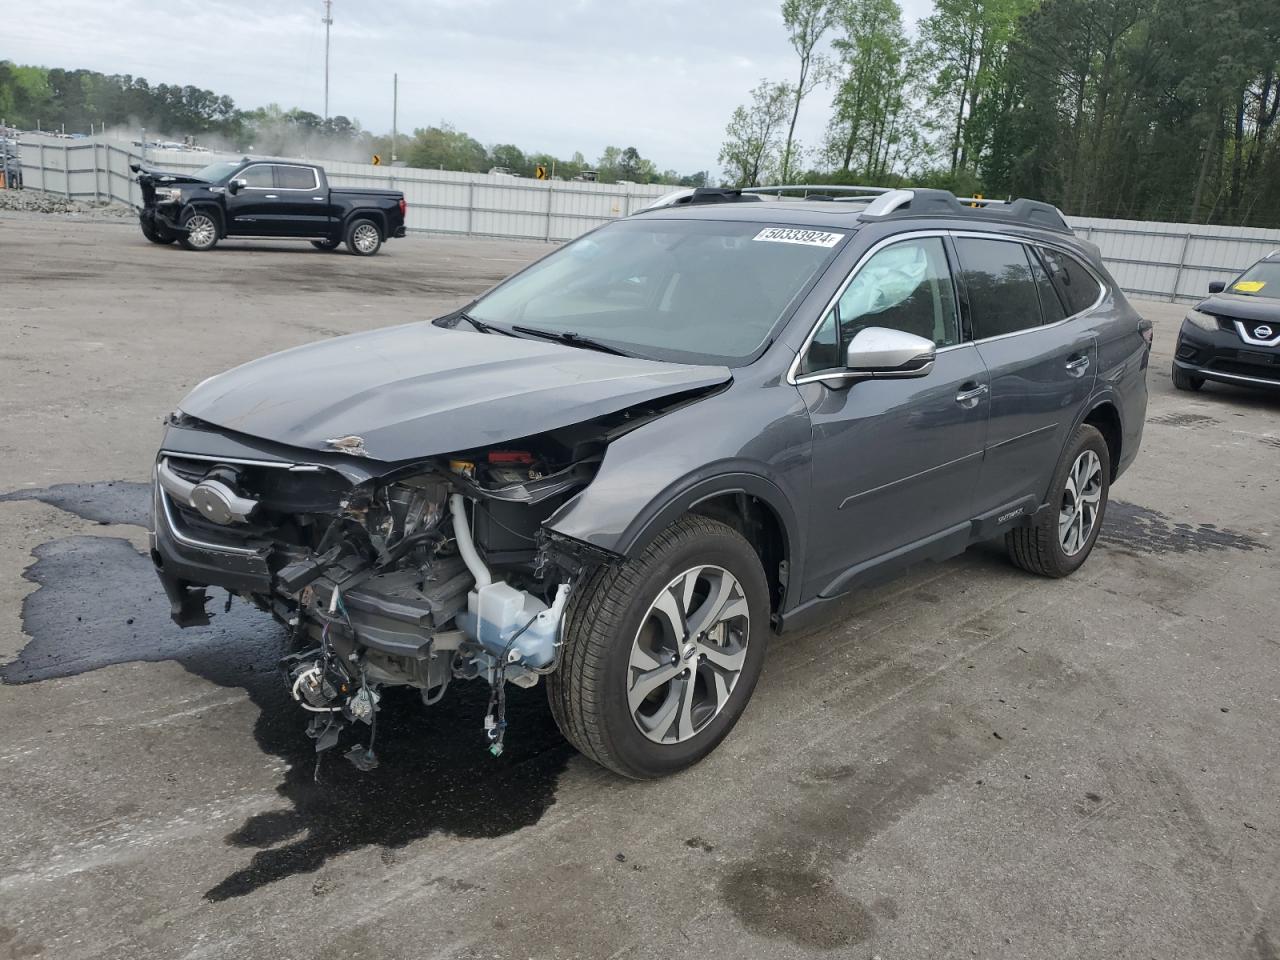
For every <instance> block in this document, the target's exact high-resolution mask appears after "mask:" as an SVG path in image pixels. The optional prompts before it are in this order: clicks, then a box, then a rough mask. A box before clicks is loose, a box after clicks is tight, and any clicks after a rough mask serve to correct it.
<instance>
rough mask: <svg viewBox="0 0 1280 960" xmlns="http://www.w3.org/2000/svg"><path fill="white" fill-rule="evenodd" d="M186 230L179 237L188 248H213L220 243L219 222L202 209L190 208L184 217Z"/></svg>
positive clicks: (183, 222)
mask: <svg viewBox="0 0 1280 960" xmlns="http://www.w3.org/2000/svg"><path fill="white" fill-rule="evenodd" d="M182 226H183V228H184V229H185V230H186V232H185V233H184V234H183V235H182V236H181V237H180V238H179V240H178V242H179V243H181V244H182V245H183V246H184V247H186V248H187V249H188V250H201V251H203V250H212V249H213V248H214V247H216V246H217V245H218V224H217V221H215V220H214V219H213V217H212V216H211V215H210V214H207V213H205V212H204V211H202V210H188V211H187V212H186V214H184V215H183V217H182Z"/></svg>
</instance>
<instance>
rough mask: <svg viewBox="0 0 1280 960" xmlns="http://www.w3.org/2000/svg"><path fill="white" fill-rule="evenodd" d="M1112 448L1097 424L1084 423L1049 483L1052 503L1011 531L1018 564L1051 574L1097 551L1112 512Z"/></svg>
mask: <svg viewBox="0 0 1280 960" xmlns="http://www.w3.org/2000/svg"><path fill="white" fill-rule="evenodd" d="M1110 490H1111V453H1110V451H1109V450H1108V449H1107V441H1106V440H1104V439H1103V437H1102V434H1101V433H1099V432H1098V430H1097V428H1096V427H1092V426H1090V425H1089V424H1087V423H1085V424H1081V426H1080V427H1079V428H1078V429H1077V430H1076V432H1075V436H1073V437H1072V438H1071V443H1069V444H1068V445H1067V449H1066V451H1065V452H1064V454H1063V457H1062V460H1061V461H1060V462H1059V464H1058V469H1057V471H1056V472H1055V473H1054V476H1053V485H1052V486H1051V487H1050V488H1049V503H1050V504H1051V505H1052V506H1053V507H1054V508H1056V509H1050V510H1044V511H1042V512H1041V515H1040V517H1039V519H1038V520H1036V522H1035V523H1033V524H1032V525H1031V526H1029V527H1018V528H1016V529H1014V530H1010V531H1009V532H1008V533H1007V534H1005V546H1006V547H1007V548H1008V550H1009V558H1010V559H1011V560H1012V561H1013V562H1014V565H1015V566H1019V567H1021V568H1022V569H1023V570H1027V571H1029V572H1030V573H1038V574H1040V575H1042V576H1046V577H1065V576H1066V575H1067V574H1069V573H1073V572H1075V570H1076V569H1078V568H1079V566H1080V565H1081V564H1082V563H1084V561H1085V559H1086V558H1087V557H1088V556H1089V554H1090V553H1091V552H1092V550H1093V545H1094V543H1095V542H1096V541H1097V539H1098V531H1099V530H1100V529H1101V528H1102V519H1103V517H1104V515H1105V514H1106V512H1107V496H1108V494H1109V493H1110Z"/></svg>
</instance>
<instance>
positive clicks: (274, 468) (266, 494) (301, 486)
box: [159, 452, 351, 550]
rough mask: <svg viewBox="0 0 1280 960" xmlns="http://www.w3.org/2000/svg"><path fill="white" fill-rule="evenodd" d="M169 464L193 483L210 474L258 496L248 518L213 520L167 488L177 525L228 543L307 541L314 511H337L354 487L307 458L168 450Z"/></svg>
mask: <svg viewBox="0 0 1280 960" xmlns="http://www.w3.org/2000/svg"><path fill="white" fill-rule="evenodd" d="M161 457H162V458H163V459H164V460H165V461H166V462H167V464H168V466H169V469H170V470H172V471H173V472H174V473H176V474H177V475H178V476H180V477H181V478H182V479H184V480H186V481H188V482H189V483H199V482H200V481H201V480H204V479H205V478H207V477H210V476H211V475H212V476H214V477H216V478H217V479H218V480H220V481H222V482H223V483H226V484H227V485H228V486H230V487H231V488H232V489H233V490H235V492H236V493H237V494H239V495H240V496H242V497H247V498H249V499H252V500H256V501H257V502H258V506H257V508H256V509H255V510H254V511H253V513H252V514H250V516H249V522H247V523H229V524H219V523H213V522H212V521H210V520H209V519H208V518H207V517H205V516H203V515H202V514H201V513H200V512H199V511H198V510H196V509H194V508H193V507H191V506H190V505H189V504H186V503H181V502H179V501H178V500H177V499H175V498H173V497H170V496H168V495H167V494H165V493H164V492H163V491H161V492H159V496H161V497H164V498H165V500H166V501H167V504H168V507H169V510H168V514H169V518H170V521H171V526H173V528H174V531H175V532H176V533H178V534H179V535H181V536H185V537H187V538H188V539H192V540H198V541H201V542H203V543H206V544H208V545H210V546H213V547H223V548H226V549H232V550H235V549H254V550H256V549H259V548H261V547H263V546H266V545H267V544H269V543H273V542H275V543H281V542H282V543H291V544H296V545H307V544H309V542H310V540H311V539H312V538H313V534H314V530H313V529H312V527H313V524H312V523H311V515H313V514H326V513H333V512H336V511H337V510H338V509H339V505H340V503H341V501H342V500H343V499H344V498H345V497H346V496H348V495H349V493H350V491H351V485H350V483H349V482H348V481H347V480H345V479H344V478H343V477H342V475H341V474H339V473H337V472H336V471H333V470H329V469H326V468H320V467H315V466H311V465H306V464H290V463H271V462H266V461H231V462H228V461H219V460H213V459H202V458H197V457H193V456H184V455H182V454H174V453H168V452H163V453H161Z"/></svg>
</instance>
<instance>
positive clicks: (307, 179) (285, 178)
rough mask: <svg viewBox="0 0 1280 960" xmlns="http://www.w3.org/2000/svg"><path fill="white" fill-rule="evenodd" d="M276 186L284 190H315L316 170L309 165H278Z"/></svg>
mask: <svg viewBox="0 0 1280 960" xmlns="http://www.w3.org/2000/svg"><path fill="white" fill-rule="evenodd" d="M276 186H277V187H279V188H280V189H282V190H314V189H315V188H316V187H317V186H318V184H317V182H316V172H315V171H314V170H311V169H308V168H307V167H285V166H280V167H276Z"/></svg>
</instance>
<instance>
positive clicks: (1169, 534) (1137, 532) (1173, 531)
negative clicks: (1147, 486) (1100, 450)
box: [1098, 500, 1269, 554]
mask: <svg viewBox="0 0 1280 960" xmlns="http://www.w3.org/2000/svg"><path fill="white" fill-rule="evenodd" d="M1098 539H1099V540H1101V541H1103V542H1104V543H1107V544H1110V545H1112V546H1116V547H1128V548H1129V549H1130V550H1136V551H1140V552H1142V553H1157V554H1159V553H1203V552H1205V551H1208V550H1246V551H1248V550H1267V549H1269V547H1268V545H1267V544H1266V543H1264V542H1262V541H1261V540H1258V539H1257V538H1256V537H1252V536H1250V535H1249V534H1247V533H1241V532H1240V531H1238V530H1231V529H1229V528H1226V527H1219V526H1217V525H1215V524H1212V523H1199V524H1194V523H1181V522H1177V521H1175V520H1173V519H1171V518H1170V517H1168V516H1166V515H1165V514H1163V513H1161V512H1160V511H1159V510H1151V509H1149V508H1147V507H1140V506H1138V505H1137V504H1135V503H1125V502H1124V501H1123V500H1112V501H1111V502H1109V503H1108V504H1107V513H1106V516H1105V517H1104V518H1103V522H1102V529H1101V530H1100V531H1099V532H1098Z"/></svg>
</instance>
